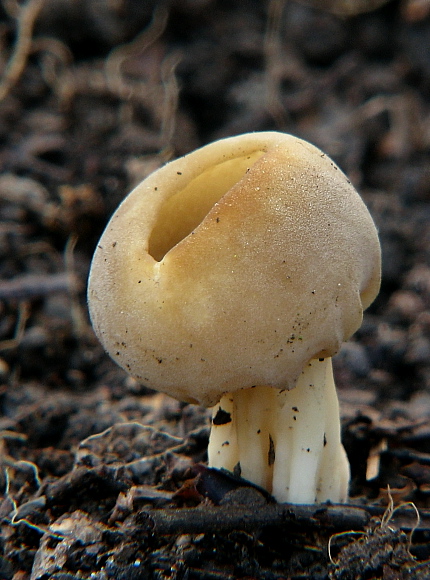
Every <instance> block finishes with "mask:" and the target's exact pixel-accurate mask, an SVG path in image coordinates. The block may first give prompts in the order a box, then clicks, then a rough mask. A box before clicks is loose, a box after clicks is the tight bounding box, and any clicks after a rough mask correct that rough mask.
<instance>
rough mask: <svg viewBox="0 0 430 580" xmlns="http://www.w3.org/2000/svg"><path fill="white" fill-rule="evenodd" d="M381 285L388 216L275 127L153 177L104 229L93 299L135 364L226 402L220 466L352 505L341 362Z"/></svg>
mask: <svg viewBox="0 0 430 580" xmlns="http://www.w3.org/2000/svg"><path fill="white" fill-rule="evenodd" d="M379 284H380V246H379V242H378V236H377V232H376V229H375V225H374V223H373V221H372V218H371V216H370V214H369V212H368V210H367V209H366V207H365V205H364V203H363V201H362V199H361V198H360V196H359V195H358V193H357V192H356V190H355V189H354V187H353V186H352V185H351V183H350V182H349V181H348V179H347V178H346V177H345V175H344V174H343V173H342V172H341V170H340V169H339V168H338V167H337V165H336V164H335V163H334V162H333V161H332V160H331V159H330V158H329V157H327V155H325V154H324V153H322V152H321V151H320V150H319V149H317V148H316V147H314V146H313V145H311V144H309V143H307V142H306V141H303V140H301V139H299V138H297V137H294V136H292V135H286V134H282V133H277V132H261V133H250V134H245V135H240V136H236V137H231V138H227V139H223V140H220V141H217V142H215V143H212V144H210V145H207V146H205V147H203V148H201V149H198V150H197V151H194V152H192V153H190V154H188V155H186V156H185V157H182V158H180V159H177V160H175V161H172V162H170V163H168V164H167V165H165V166H164V167H162V168H161V169H159V170H157V171H155V172H154V173H153V174H151V175H150V176H149V177H147V178H146V179H145V180H144V181H143V182H142V183H140V184H139V185H138V186H137V187H136V188H135V189H134V190H133V191H132V192H131V193H130V194H129V195H128V196H127V197H126V198H125V199H124V201H123V202H122V203H121V205H120V206H119V208H118V209H117V211H116V212H115V213H114V215H113V216H112V218H111V220H110V222H109V224H108V225H107V227H106V230H105V232H104V233H103V235H102V237H101V239H100V242H99V244H98V246H97V249H96V251H95V254H94V258H93V261H92V266H91V272H90V277H89V290H88V298H89V309H90V315H91V319H92V323H93V326H94V329H95V332H96V334H97V335H98V337H99V339H100V340H101V342H102V344H103V345H104V347H105V349H106V350H107V352H108V353H109V354H110V355H111V356H112V358H113V359H114V360H115V361H116V362H117V363H118V364H119V365H121V366H122V367H123V368H124V369H125V370H126V371H127V372H129V373H130V374H131V375H133V376H134V377H135V378H136V379H137V380H139V381H141V382H142V383H144V384H145V385H147V386H149V387H151V388H153V389H156V390H158V391H162V392H164V393H167V394H169V395H171V396H172V397H175V398H177V399H179V400H181V401H186V402H191V403H198V404H201V405H205V406H212V407H213V418H212V430H211V435H210V442H209V448H208V454H209V465H210V466H212V467H217V468H225V469H227V470H229V471H232V472H235V473H239V474H241V476H242V477H244V478H246V479H248V480H249V481H251V482H253V483H255V484H257V485H259V486H262V487H264V488H265V489H267V490H268V491H269V492H270V493H272V494H273V496H274V497H275V498H276V499H277V500H278V501H281V502H291V503H297V504H301V503H314V502H321V501H327V500H330V501H333V502H343V501H345V500H346V499H347V494H348V482H349V464H348V460H347V457H346V454H345V451H344V448H343V446H342V444H341V440H340V419H339V404H338V398H337V394H336V389H335V384H334V380H333V373H332V362H331V357H332V356H333V355H334V354H336V352H337V351H338V350H339V348H340V346H341V343H342V342H343V341H345V340H347V339H348V338H349V337H350V336H351V335H352V334H353V333H354V332H355V330H357V328H359V326H360V324H361V321H362V313H363V309H364V308H366V307H367V306H368V305H369V304H370V303H371V302H372V301H373V299H374V298H375V296H376V295H377V292H378V289H379Z"/></svg>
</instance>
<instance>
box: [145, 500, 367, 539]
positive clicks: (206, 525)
mask: <svg viewBox="0 0 430 580" xmlns="http://www.w3.org/2000/svg"><path fill="white" fill-rule="evenodd" d="M144 513H145V512H144ZM146 515H147V516H149V518H150V519H151V520H152V522H153V524H154V529H155V531H156V533H157V534H159V535H170V534H201V533H205V532H206V533H207V532H209V533H223V532H228V531H232V530H238V529H239V530H244V531H249V530H256V529H258V528H264V527H272V526H273V527H280V526H281V527H288V528H291V527H292V526H294V527H296V528H297V527H304V528H306V529H308V530H309V529H310V528H313V529H325V530H333V529H335V530H349V529H352V528H353V529H360V530H362V529H364V528H365V526H366V525H367V524H368V523H369V521H370V514H369V513H368V512H367V511H366V510H365V509H364V508H358V507H353V506H338V505H333V506H314V505H291V504H269V505H266V506H259V507H258V509H254V508H252V507H246V508H244V507H243V506H238V507H233V506H220V507H208V506H204V508H202V507H196V508H179V509H158V510H150V511H149V510H148V511H147V512H146Z"/></svg>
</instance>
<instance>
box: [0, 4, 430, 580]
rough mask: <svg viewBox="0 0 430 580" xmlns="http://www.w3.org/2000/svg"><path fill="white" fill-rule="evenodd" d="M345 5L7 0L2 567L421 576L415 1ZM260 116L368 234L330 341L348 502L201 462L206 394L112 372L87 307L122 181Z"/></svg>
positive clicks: (341, 578)
mask: <svg viewBox="0 0 430 580" xmlns="http://www.w3.org/2000/svg"><path fill="white" fill-rule="evenodd" d="M352 4H354V3H351V2H346V0H345V1H344V0H336V1H334V2H326V3H323V2H318V1H317V0H315V1H312V0H308V1H307V2H294V1H290V2H284V1H282V0H272V1H270V2H268V1H261V0H244V1H241V2H227V1H224V0H166V1H164V2H163V1H158V2H157V1H156V0H145V1H140V0H116V1H113V2H99V1H97V0H78V1H77V0H28V1H27V2H18V1H15V0H3V2H2V3H1V6H0V46H1V50H0V69H1V70H2V71H3V72H2V76H1V80H0V99H1V101H0V143H1V150H0V164H1V175H0V406H1V417H0V435H1V437H0V444H1V447H0V457H1V462H2V467H1V470H0V491H1V493H2V496H1V497H2V501H1V503H0V518H1V520H0V521H1V536H0V579H2V580H3V579H4V580H11V579H13V580H27V579H31V580H48V579H56V580H72V579H77V578H79V579H87V578H91V579H94V580H107V579H124V580H125V579H127V580H140V579H142V580H146V579H148V580H152V579H154V580H159V579H160V580H161V579H178V580H182V579H184V580H194V579H200V580H215V579H227V580H228V579H235V578H241V579H244V580H245V579H248V580H251V579H265V580H280V579H287V578H291V579H299V578H300V579H304V578H313V579H315V580H362V579H363V580H364V579H367V580H370V579H383V580H400V579H406V578H407V579H408V580H415V579H424V578H426V579H428V578H430V102H429V96H430V3H429V2H428V0H401V1H399V2H395V1H392V2H387V3H383V2H381V1H380V2H374V1H372V0H362V1H361V2H358V1H357V2H356V4H355V6H357V5H361V6H363V8H367V9H368V11H367V12H363V13H362V14H353V13H352V14H349V15H336V14H333V13H330V12H329V11H327V10H326V9H327V7H334V8H336V7H337V8H342V7H345V6H347V5H349V6H351V5H352ZM378 4H380V5H381V6H379V7H378V6H377V5H378ZM318 6H322V7H324V8H325V10H321V9H318ZM353 12H354V10H353ZM269 129H276V130H280V131H286V132H290V133H294V134H296V135H298V136H300V137H303V138H305V139H308V140H310V141H312V142H314V143H315V144H316V145H318V146H319V147H321V148H322V149H323V150H325V151H326V152H327V153H328V154H330V155H331V156H332V157H333V158H334V159H335V160H336V161H337V162H338V163H339V164H340V166H341V167H342V168H343V169H344V170H345V172H346V173H347V174H348V175H349V176H350V178H351V179H352V180H353V182H354V183H355V184H356V186H357V187H358V188H359V190H360V191H361V193H362V195H363V198H364V200H365V201H366V203H367V204H368V206H369V208H370V211H371V213H372V215H373V216H374V219H375V221H376V223H377V225H378V228H379V231H380V238H381V244H382V249H383V280H382V289H381V293H380V296H379V298H378V299H377V300H376V302H375V303H374V304H373V305H372V306H371V307H370V308H369V310H368V312H367V313H366V316H365V320H364V324H363V326H362V328H361V330H360V331H359V332H358V333H357V334H356V336H355V337H354V339H353V341H351V342H350V343H349V344H347V345H345V347H344V348H343V349H342V351H341V353H340V354H339V355H338V356H337V357H336V379H337V384H338V387H339V394H340V399H341V407H342V418H343V440H344V443H345V447H346V450H347V452H348V455H349V458H350V462H351V468H352V476H353V477H352V484H351V501H350V504H349V505H348V506H315V507H313V506H312V507H303V506H302V507H299V506H285V505H277V504H275V503H273V502H272V501H271V499H270V498H268V497H267V496H266V495H265V494H264V493H262V492H261V490H257V489H254V488H252V487H250V486H248V485H246V482H243V481H238V480H235V479H233V478H231V477H229V476H228V475H226V474H222V473H219V472H216V471H213V470H208V469H207V468H205V466H204V465H205V458H206V457H205V452H206V451H205V450H206V445H207V439H208V430H209V427H208V425H209V422H208V413H207V411H206V410H204V409H200V408H198V407H195V406H192V405H186V404H182V403H179V402H176V401H173V400H171V399H169V398H167V397H165V396H163V395H158V394H154V393H152V392H151V391H149V390H148V389H147V388H145V387H144V386H140V385H138V384H137V383H136V382H135V381H134V380H132V379H131V378H129V377H127V376H125V374H124V373H123V372H122V371H121V370H120V369H118V368H117V367H116V366H115V365H114V363H113V362H111V361H110V360H109V359H108V357H107V356H106V355H105V354H104V353H103V350H102V348H101V347H100V345H99V344H98V342H97V340H96V338H95V337H94V335H93V333H92V330H91V328H90V325H89V321H88V315H87V310H86V302H85V287H86V277H87V273H88V267H89V263H90V260H91V256H92V252H93V250H94V247H95V244H96V242H97V239H98V237H99V235H100V234H101V232H102V230H103V227H104V225H105V224H106V221H107V219H108V217H109V215H110V214H111V213H112V211H113V210H114V208H115V207H116V206H117V204H118V202H119V201H120V200H121V199H122V198H123V197H124V196H125V195H126V193H127V192H128V191H129V190H130V189H131V188H132V187H133V185H134V184H136V183H137V182H138V181H140V180H141V179H142V178H143V177H145V175H147V174H148V173H149V172H150V171H152V170H153V169H155V168H157V167H158V166H160V165H161V164H162V163H164V162H165V161H166V160H168V159H171V158H174V157H177V156H179V155H181V154H184V153H186V152H188V151H190V150H192V149H194V148H196V147H198V146H200V145H203V144H205V143H207V142H209V141H212V140H214V139H216V138H219V137H222V136H228V135H233V134H237V133H241V132H246V131H255V130H269Z"/></svg>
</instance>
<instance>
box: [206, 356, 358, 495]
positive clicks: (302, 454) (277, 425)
mask: <svg viewBox="0 0 430 580" xmlns="http://www.w3.org/2000/svg"><path fill="white" fill-rule="evenodd" d="M208 453H209V465H210V466H212V467H218V468H221V467H223V468H225V469H228V470H229V471H233V470H235V469H236V471H240V474H241V475H242V477H244V478H245V479H248V480H249V481H252V482H253V483H255V484H256V485H260V486H262V487H264V488H265V489H267V490H268V491H270V492H271V493H272V494H273V496H274V497H275V498H276V499H277V500H278V501H280V502H290V503H295V504H311V503H314V502H322V501H328V500H330V501H333V502H344V501H346V499H347V495H348V482H349V466H348V461H347V457H346V454H345V451H344V449H343V446H342V444H341V440H340V420H339V403H338V399H337V394H336V388H335V384H334V380H333V371H332V363H331V358H325V359H312V360H311V361H309V363H308V364H307V365H306V366H305V368H304V370H303V371H302V373H301V375H300V377H299V379H298V381H297V384H296V387H295V388H294V389H292V390H289V391H288V390H278V389H274V388H272V387H254V388H250V389H243V390H241V391H236V392H235V393H228V394H226V395H224V396H223V398H222V399H221V400H220V402H219V403H218V404H217V405H216V406H215V407H214V409H213V426H212V431H211V437H210V441H209V448H208ZM239 457H240V464H238V458H239Z"/></svg>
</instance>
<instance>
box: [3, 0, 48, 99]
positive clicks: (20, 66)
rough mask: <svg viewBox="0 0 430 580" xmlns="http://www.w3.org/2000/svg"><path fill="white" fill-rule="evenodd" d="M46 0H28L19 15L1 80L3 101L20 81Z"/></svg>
mask: <svg viewBox="0 0 430 580" xmlns="http://www.w3.org/2000/svg"><path fill="white" fill-rule="evenodd" d="M44 1H45V0H28V2H27V3H26V4H24V6H22V7H21V8H20V10H19V14H18V15H17V20H18V31H17V38H16V41H15V46H14V49H13V53H12V56H11V57H10V59H9V62H8V64H7V65H6V68H5V70H4V73H3V78H2V79H1V81H0V101H2V100H3V99H4V98H5V97H6V95H7V94H8V93H9V91H10V90H11V89H12V87H13V86H14V85H15V84H16V83H17V82H18V80H19V78H20V76H21V74H22V72H23V70H24V68H25V65H26V63H27V58H28V55H29V54H30V51H31V43H32V34H33V27H34V23H35V22H36V18H37V16H38V14H39V12H40V10H41V8H42V6H43V4H44Z"/></svg>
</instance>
